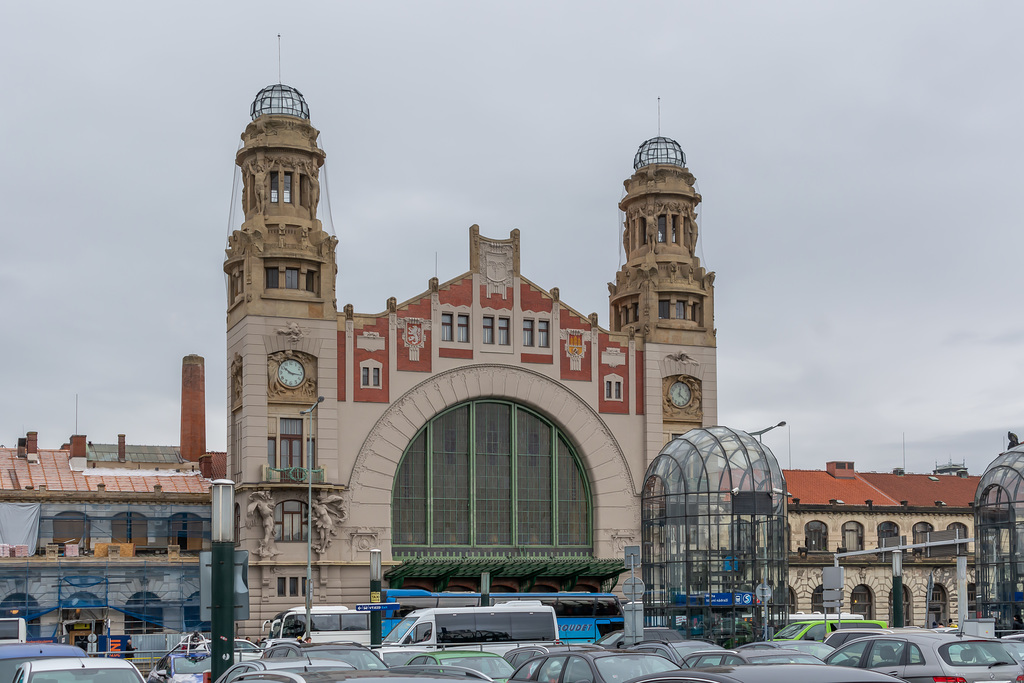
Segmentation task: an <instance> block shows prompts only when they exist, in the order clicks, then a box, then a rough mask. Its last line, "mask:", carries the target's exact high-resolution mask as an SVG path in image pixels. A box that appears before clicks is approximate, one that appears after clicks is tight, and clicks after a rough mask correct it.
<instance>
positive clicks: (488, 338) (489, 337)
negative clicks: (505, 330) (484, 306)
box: [483, 315, 494, 344]
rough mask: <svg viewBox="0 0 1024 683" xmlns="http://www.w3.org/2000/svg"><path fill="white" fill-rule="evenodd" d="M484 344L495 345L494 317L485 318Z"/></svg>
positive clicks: (487, 316) (486, 316)
mask: <svg viewBox="0 0 1024 683" xmlns="http://www.w3.org/2000/svg"><path fill="white" fill-rule="evenodd" d="M483 341H484V344H493V343H494V316H491V315H485V316H484V339H483Z"/></svg>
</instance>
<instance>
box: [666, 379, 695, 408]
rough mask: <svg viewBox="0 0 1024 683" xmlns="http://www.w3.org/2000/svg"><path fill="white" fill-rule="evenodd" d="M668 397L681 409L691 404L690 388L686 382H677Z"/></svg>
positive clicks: (669, 390)
mask: <svg viewBox="0 0 1024 683" xmlns="http://www.w3.org/2000/svg"><path fill="white" fill-rule="evenodd" d="M668 396H669V398H670V399H672V403H673V404H674V405H676V406H678V407H680V408H682V407H683V406H685V405H686V404H688V403H689V402H690V398H691V394H690V387H689V386H688V385H687V384H686V382H676V383H675V384H673V385H672V386H671V387H669V389H668Z"/></svg>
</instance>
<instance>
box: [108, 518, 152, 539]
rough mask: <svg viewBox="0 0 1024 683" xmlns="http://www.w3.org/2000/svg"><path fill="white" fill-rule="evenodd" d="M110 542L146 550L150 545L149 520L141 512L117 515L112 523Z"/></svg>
mask: <svg viewBox="0 0 1024 683" xmlns="http://www.w3.org/2000/svg"><path fill="white" fill-rule="evenodd" d="M110 540H111V541H113V542H114V543H133V544H135V547H137V548H144V547H145V546H147V545H149V520H148V519H146V516H145V515H144V514H142V513H141V512H119V513H117V514H116V515H114V518H113V519H112V520H111V521H110Z"/></svg>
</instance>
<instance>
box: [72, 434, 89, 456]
mask: <svg viewBox="0 0 1024 683" xmlns="http://www.w3.org/2000/svg"><path fill="white" fill-rule="evenodd" d="M87 455H88V452H87V450H86V447H85V434H72V435H71V457H72V458H84V457H86V456H87Z"/></svg>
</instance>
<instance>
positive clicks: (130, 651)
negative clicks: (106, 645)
mask: <svg viewBox="0 0 1024 683" xmlns="http://www.w3.org/2000/svg"><path fill="white" fill-rule="evenodd" d="M124 656H125V659H135V646H134V645H132V637H131V636H128V640H127V641H125V644H124Z"/></svg>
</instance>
